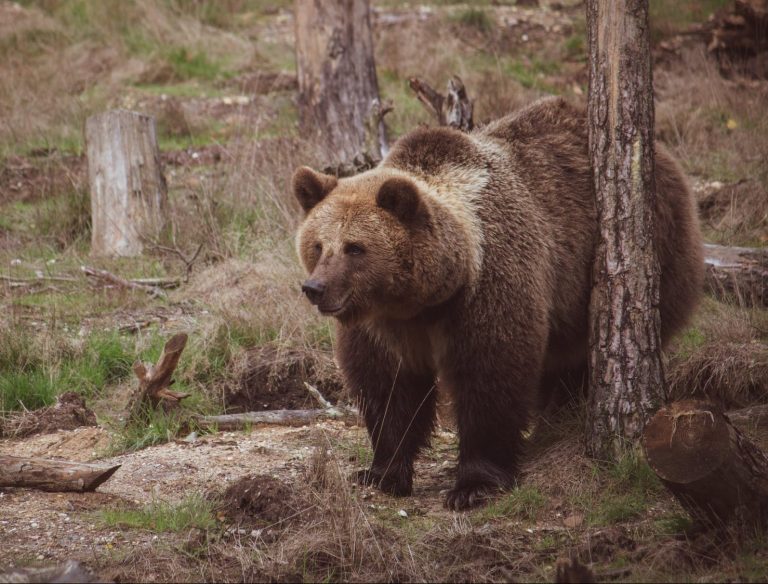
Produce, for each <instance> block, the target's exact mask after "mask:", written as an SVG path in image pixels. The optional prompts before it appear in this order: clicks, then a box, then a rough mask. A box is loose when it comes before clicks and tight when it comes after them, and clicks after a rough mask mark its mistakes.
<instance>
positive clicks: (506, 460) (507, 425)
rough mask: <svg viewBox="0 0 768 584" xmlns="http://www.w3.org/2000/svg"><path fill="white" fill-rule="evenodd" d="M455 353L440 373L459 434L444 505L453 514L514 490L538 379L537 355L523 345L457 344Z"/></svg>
mask: <svg viewBox="0 0 768 584" xmlns="http://www.w3.org/2000/svg"><path fill="white" fill-rule="evenodd" d="M481 332H482V331H481ZM471 340H472V339H471V338H468V339H464V341H470V343H471ZM504 341H506V342H504ZM457 348H458V351H459V352H458V353H457V356H456V357H455V358H454V359H452V361H451V363H452V365H451V366H450V367H449V368H448V370H447V371H446V372H445V374H443V373H442V372H441V382H442V381H443V378H444V380H445V382H446V384H447V386H448V387H449V388H450V389H451V390H452V392H453V394H454V405H455V408H456V417H457V421H458V430H459V464H458V476H457V479H456V484H455V485H454V487H453V489H451V490H450V491H449V492H448V495H447V496H446V500H445V505H446V507H448V508H449V509H454V510H456V511H458V510H462V509H467V508H469V507H473V506H476V505H479V504H482V503H483V502H485V500H486V499H487V498H488V497H489V496H491V495H493V494H495V493H498V492H500V491H502V490H505V489H509V488H512V487H514V486H515V482H516V477H517V473H518V470H519V467H518V465H519V458H520V455H521V452H522V448H523V434H522V433H523V431H524V430H525V429H526V428H527V425H528V416H529V412H530V408H531V406H532V403H533V402H534V398H535V394H536V391H537V387H538V377H539V365H538V359H537V358H536V352H537V351H536V350H532V349H534V347H531V346H526V343H525V342H523V343H521V342H520V341H519V340H518V342H516V343H510V342H509V340H508V339H501V340H499V341H498V342H479V343H477V344H474V346H471V345H468V344H466V342H460V343H459V347H457Z"/></svg>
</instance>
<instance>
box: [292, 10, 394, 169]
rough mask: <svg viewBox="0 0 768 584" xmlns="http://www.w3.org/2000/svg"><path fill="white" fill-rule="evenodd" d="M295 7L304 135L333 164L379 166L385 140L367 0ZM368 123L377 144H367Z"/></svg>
mask: <svg viewBox="0 0 768 584" xmlns="http://www.w3.org/2000/svg"><path fill="white" fill-rule="evenodd" d="M294 6H295V11H294V12H295V21H296V65H297V69H298V80H299V116H300V123H301V127H302V130H303V131H304V132H305V133H306V134H308V135H312V136H316V137H317V138H319V139H320V140H321V142H323V143H325V145H326V148H327V151H328V155H329V162H331V163H333V164H336V163H339V162H347V163H349V162H351V161H353V160H355V159H356V158H365V157H366V156H367V157H370V158H371V159H373V160H375V161H378V160H380V159H381V157H382V150H386V148H387V139H386V132H385V129H384V123H383V121H382V119H381V117H382V116H383V114H381V109H382V108H381V105H380V104H379V86H378V81H377V79H376V68H375V65H374V59H373V36H372V34H371V23H370V7H369V5H368V0H312V1H310V0H296V2H295V5H294ZM372 117H373V118H376V119H375V122H374V124H373V125H374V126H375V127H376V128H377V129H378V140H369V141H368V142H369V143H368V144H366V126H369V127H370V126H371V123H370V121H369V120H370V119H371V118H372Z"/></svg>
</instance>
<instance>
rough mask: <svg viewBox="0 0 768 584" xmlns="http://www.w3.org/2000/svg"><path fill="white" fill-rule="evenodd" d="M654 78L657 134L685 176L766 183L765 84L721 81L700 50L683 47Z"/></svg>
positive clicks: (767, 128) (767, 89)
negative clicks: (676, 60)
mask: <svg viewBox="0 0 768 584" xmlns="http://www.w3.org/2000/svg"><path fill="white" fill-rule="evenodd" d="M691 71H693V72H695V74H690V72H691ZM686 72H688V74H686ZM654 79H655V86H656V91H657V95H658V105H657V108H656V123H657V132H658V135H659V137H660V138H661V139H662V140H663V141H664V142H665V143H666V144H668V145H669V146H670V147H671V148H672V151H673V153H674V154H675V156H676V157H677V158H678V160H680V161H681V162H682V164H683V166H684V167H685V170H686V171H687V172H688V173H689V174H691V175H694V176H699V177H703V178H707V179H710V180H720V181H724V182H736V181H739V180H742V179H752V180H755V181H757V182H758V183H761V184H762V186H763V188H766V186H768V167H766V165H765V160H766V159H768V87H767V86H766V85H765V84H762V83H757V84H751V83H749V82H745V81H729V80H726V79H723V78H722V77H721V75H720V74H719V72H718V70H717V65H716V64H715V63H714V62H713V61H712V60H711V59H709V58H707V56H706V54H705V52H704V49H703V48H701V49H690V50H685V51H684V52H683V53H682V58H681V60H680V61H679V62H675V63H673V64H672V65H670V66H669V68H667V69H658V70H657V71H656V72H655V73H654Z"/></svg>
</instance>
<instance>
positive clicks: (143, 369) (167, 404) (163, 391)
mask: <svg viewBox="0 0 768 584" xmlns="http://www.w3.org/2000/svg"><path fill="white" fill-rule="evenodd" d="M186 346H187V335H186V334H185V333H179V334H176V335H173V336H172V337H171V338H170V339H169V340H168V342H167V343H165V347H163V354H162V355H161V356H160V359H159V361H158V362H157V365H152V364H151V363H142V362H140V361H137V362H136V363H134V365H133V372H134V373H135V374H136V377H138V378H139V387H138V390H137V391H136V393H135V394H134V397H133V398H132V400H131V403H130V405H129V408H128V411H129V416H128V420H129V422H130V421H134V420H137V419H139V418H140V417H141V415H142V414H143V412H145V411H146V409H147V408H152V409H156V408H157V407H158V406H160V405H161V404H162V407H163V409H164V410H166V411H167V410H170V409H173V408H174V407H176V406H177V405H178V404H179V402H180V401H181V400H183V399H184V398H186V397H189V395H190V394H188V393H183V392H179V391H172V390H170V389H168V388H169V387H170V386H171V385H172V384H173V379H172V377H173V372H174V371H175V370H176V366H177V365H178V364H179V359H180V358H181V353H182V351H184V347H186Z"/></svg>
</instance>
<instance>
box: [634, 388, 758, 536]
mask: <svg viewBox="0 0 768 584" xmlns="http://www.w3.org/2000/svg"><path fill="white" fill-rule="evenodd" d="M643 447H644V449H645V454H646V458H647V459H648V464H650V466H651V468H652V469H653V470H654V471H655V472H656V474H657V475H658V476H659V478H660V479H661V481H662V483H664V485H665V486H666V487H667V488H668V489H669V490H670V491H671V492H672V494H673V495H674V496H675V497H676V498H677V499H678V501H680V504H681V505H682V506H683V507H684V508H685V509H686V510H687V511H688V512H689V513H690V514H691V515H692V516H693V517H694V518H696V519H699V520H703V521H705V522H707V523H710V524H712V525H714V526H716V527H718V528H722V527H725V526H730V527H738V528H753V527H758V526H762V527H764V526H765V525H766V519H768V457H766V455H765V454H764V453H763V452H762V451H761V450H760V449H759V448H758V447H757V446H755V445H754V444H753V443H752V442H750V441H749V439H747V437H746V436H745V435H744V434H743V433H742V432H740V431H739V430H738V428H735V427H734V426H733V425H732V424H731V422H730V420H729V419H728V417H727V416H725V415H723V412H722V411H721V410H720V409H719V408H717V406H715V405H713V404H711V403H708V402H704V401H698V400H684V401H679V402H675V403H673V404H670V405H669V406H667V407H665V408H662V409H661V410H659V411H658V413H657V414H656V415H655V416H654V417H653V418H652V419H651V421H650V422H649V423H648V425H647V426H646V428H645V432H644V434H643Z"/></svg>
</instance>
